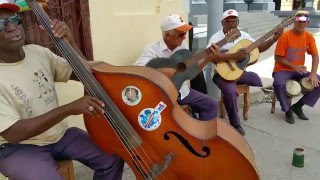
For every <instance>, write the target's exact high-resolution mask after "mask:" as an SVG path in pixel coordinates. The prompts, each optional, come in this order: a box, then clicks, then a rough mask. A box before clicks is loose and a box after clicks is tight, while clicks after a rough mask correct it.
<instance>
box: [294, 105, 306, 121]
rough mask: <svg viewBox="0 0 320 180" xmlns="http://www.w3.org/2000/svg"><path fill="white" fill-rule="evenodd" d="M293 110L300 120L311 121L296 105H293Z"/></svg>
mask: <svg viewBox="0 0 320 180" xmlns="http://www.w3.org/2000/svg"><path fill="white" fill-rule="evenodd" d="M291 109H292V111H293V112H294V113H295V114H296V115H297V116H298V117H299V119H302V120H309V118H308V117H307V116H306V115H304V113H303V111H302V108H298V107H296V106H295V105H292V106H291Z"/></svg>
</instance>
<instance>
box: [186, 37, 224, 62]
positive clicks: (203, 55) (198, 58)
mask: <svg viewBox="0 0 320 180" xmlns="http://www.w3.org/2000/svg"><path fill="white" fill-rule="evenodd" d="M227 43H228V41H227V39H226V38H224V39H222V40H220V41H219V42H217V43H216V45H217V46H218V47H219V48H221V47H222V46H224V45H226V44H227ZM210 53H211V50H210V47H208V48H206V49H204V50H203V51H201V52H200V53H199V54H197V55H196V56H193V57H192V58H190V59H188V60H186V61H185V62H184V64H185V65H186V67H187V68H189V67H190V66H192V65H194V64H200V63H201V64H203V63H206V64H207V63H208V62H207V61H204V60H203V59H204V58H206V57H208V56H209V55H210Z"/></svg>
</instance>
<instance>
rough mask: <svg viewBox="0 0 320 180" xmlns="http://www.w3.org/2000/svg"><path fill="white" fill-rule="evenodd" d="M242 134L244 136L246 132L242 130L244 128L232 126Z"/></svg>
mask: <svg viewBox="0 0 320 180" xmlns="http://www.w3.org/2000/svg"><path fill="white" fill-rule="evenodd" d="M234 128H235V129H236V130H237V131H238V132H239V133H240V134H241V135H242V136H244V135H245V134H246V132H245V131H244V129H243V128H242V127H241V126H240V125H239V126H235V127H234Z"/></svg>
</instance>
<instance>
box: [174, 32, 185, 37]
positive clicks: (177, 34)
mask: <svg viewBox="0 0 320 180" xmlns="http://www.w3.org/2000/svg"><path fill="white" fill-rule="evenodd" d="M186 34H187V32H183V33H177V32H175V31H174V35H176V36H178V37H179V38H184V37H185V36H186Z"/></svg>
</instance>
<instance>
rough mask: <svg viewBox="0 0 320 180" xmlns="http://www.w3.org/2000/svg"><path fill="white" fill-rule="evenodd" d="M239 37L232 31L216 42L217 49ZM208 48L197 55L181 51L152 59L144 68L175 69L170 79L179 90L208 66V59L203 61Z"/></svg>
mask: <svg viewBox="0 0 320 180" xmlns="http://www.w3.org/2000/svg"><path fill="white" fill-rule="evenodd" d="M239 36H240V31H239V30H238V29H234V30H232V31H230V32H228V33H227V34H226V37H225V38H224V39H222V40H220V41H219V42H217V43H216V44H217V46H218V47H222V46H224V45H225V44H227V43H229V42H231V41H234V40H235V39H237V38H238V37H239ZM210 53H211V51H210V47H209V48H207V49H204V50H203V51H201V52H200V53H199V54H197V55H195V56H194V55H193V54H192V53H191V52H190V51H189V50H187V49H181V50H178V51H176V52H175V53H173V54H172V56H170V57H169V58H154V59H152V60H151V61H149V62H148V63H147V64H146V66H148V67H152V68H155V69H156V68H168V67H170V68H175V69H176V73H175V74H174V75H173V76H172V77H171V81H172V82H173V84H174V85H175V87H176V88H177V89H180V88H181V86H182V84H183V82H185V81H186V80H189V79H193V78H195V77H196V76H197V75H198V74H199V73H200V72H201V70H202V68H201V67H203V66H204V65H206V64H208V63H209V62H210V59H205V58H206V57H208V56H209V55H210Z"/></svg>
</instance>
